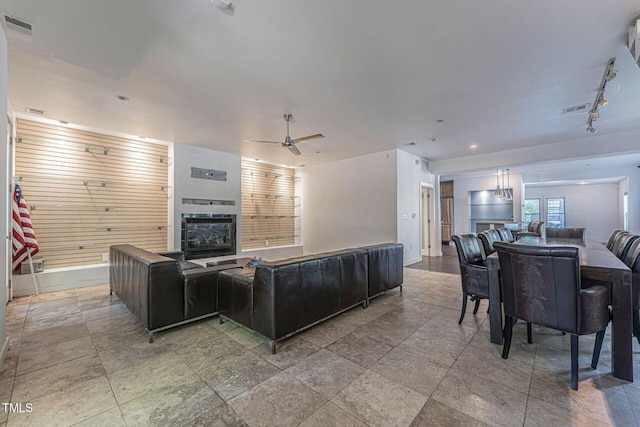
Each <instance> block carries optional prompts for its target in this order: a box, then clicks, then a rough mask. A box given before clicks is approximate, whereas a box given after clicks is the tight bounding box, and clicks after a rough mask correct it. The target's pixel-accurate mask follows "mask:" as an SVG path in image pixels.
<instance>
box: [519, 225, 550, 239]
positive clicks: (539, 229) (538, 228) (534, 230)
mask: <svg viewBox="0 0 640 427" xmlns="http://www.w3.org/2000/svg"><path fill="white" fill-rule="evenodd" d="M543 231H544V221H531V222H530V223H529V225H528V226H527V231H521V232H519V233H518V238H520V237H522V236H537V237H542V233H543Z"/></svg>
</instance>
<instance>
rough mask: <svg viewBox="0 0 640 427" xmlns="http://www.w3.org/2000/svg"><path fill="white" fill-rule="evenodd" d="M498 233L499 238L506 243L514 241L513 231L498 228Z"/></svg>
mask: <svg viewBox="0 0 640 427" xmlns="http://www.w3.org/2000/svg"><path fill="white" fill-rule="evenodd" d="M498 233H500V240H502V241H503V242H507V243H513V242H515V240H516V239H515V237H513V233H512V232H511V230H509V229H508V228H499V229H498Z"/></svg>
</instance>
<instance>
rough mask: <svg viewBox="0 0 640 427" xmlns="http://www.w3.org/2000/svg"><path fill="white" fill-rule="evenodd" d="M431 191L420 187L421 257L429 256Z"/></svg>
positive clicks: (431, 221)
mask: <svg viewBox="0 0 640 427" xmlns="http://www.w3.org/2000/svg"><path fill="white" fill-rule="evenodd" d="M432 195H433V189H432V188H429V187H422V256H431V234H432V231H433V230H432V229H431V227H432V224H433V220H432V219H431V212H432V207H433V204H432V200H433V196H432Z"/></svg>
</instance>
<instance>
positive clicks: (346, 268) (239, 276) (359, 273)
mask: <svg viewBox="0 0 640 427" xmlns="http://www.w3.org/2000/svg"><path fill="white" fill-rule="evenodd" d="M402 252H403V246H402V244H397V243H390V244H383V245H375V246H368V247H363V248H357V249H347V250H341V251H335V252H329V253H323V254H317V255H311V256H303V257H296V258H290V259H284V260H278V261H269V262H265V263H264V264H261V265H259V266H257V267H256V268H255V270H254V269H250V268H244V269H234V270H226V271H223V272H221V273H220V277H219V289H218V293H219V297H220V321H221V322H222V321H224V319H231V320H233V321H234V322H236V323H239V324H241V325H243V326H245V327H247V328H249V329H251V330H253V331H254V332H255V333H257V334H259V335H261V336H263V337H264V338H266V339H267V340H268V341H269V342H270V345H271V352H272V353H275V352H276V345H277V342H278V341H280V340H283V339H285V338H288V337H290V336H292V335H294V334H296V333H297V332H300V331H302V330H304V329H307V328H309V327H311V326H313V325H315V324H317V323H319V322H321V321H323V320H325V319H328V318H330V317H332V316H335V315H337V314H339V313H342V312H343V311H345V310H348V309H350V308H352V307H354V306H356V305H358V304H362V305H363V307H367V306H368V304H369V300H370V299H371V298H372V297H374V296H376V295H380V294H381V293H383V292H386V291H388V290H389V289H393V288H395V287H398V286H400V289H401V290H402V281H403V270H402V269H403V253H402Z"/></svg>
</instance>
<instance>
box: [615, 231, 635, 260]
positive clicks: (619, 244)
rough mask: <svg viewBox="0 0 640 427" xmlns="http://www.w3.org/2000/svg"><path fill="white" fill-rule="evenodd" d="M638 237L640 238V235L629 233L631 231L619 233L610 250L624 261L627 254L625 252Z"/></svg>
mask: <svg viewBox="0 0 640 427" xmlns="http://www.w3.org/2000/svg"><path fill="white" fill-rule="evenodd" d="M638 238H640V236H636V235H635V234H631V233H625V234H622V235H620V237H619V238H618V240H616V243H615V244H614V245H613V249H611V252H613V254H614V255H615V256H617V257H618V258H619V259H621V260H623V261H624V259H625V257H626V255H627V252H628V251H629V248H630V247H631V245H632V244H633V242H634V241H635V240H637V239H638Z"/></svg>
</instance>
